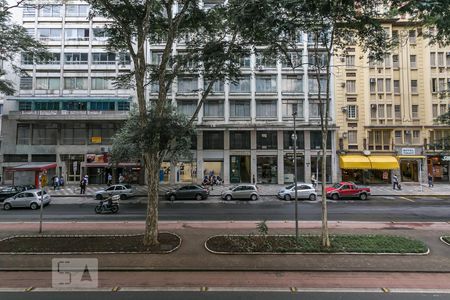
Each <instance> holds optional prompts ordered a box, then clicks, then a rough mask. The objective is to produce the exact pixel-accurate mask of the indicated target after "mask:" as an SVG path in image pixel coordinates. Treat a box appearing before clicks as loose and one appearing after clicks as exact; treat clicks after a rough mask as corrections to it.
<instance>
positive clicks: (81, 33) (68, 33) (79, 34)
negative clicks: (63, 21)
mask: <svg viewBox="0 0 450 300" xmlns="http://www.w3.org/2000/svg"><path fill="white" fill-rule="evenodd" d="M64 36H65V38H66V41H88V40H89V28H66V29H65V32H64Z"/></svg>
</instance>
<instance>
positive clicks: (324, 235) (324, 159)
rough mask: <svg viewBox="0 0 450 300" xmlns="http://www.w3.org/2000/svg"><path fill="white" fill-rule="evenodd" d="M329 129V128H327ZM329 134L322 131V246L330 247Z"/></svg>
mask: <svg viewBox="0 0 450 300" xmlns="http://www.w3.org/2000/svg"><path fill="white" fill-rule="evenodd" d="M327 129H328V128H327ZM327 135H328V130H326V131H325V133H324V132H323V131H322V166H321V168H322V246H323V247H327V248H328V247H330V246H331V244H330V236H329V232H328V207H327V197H326V194H327V193H326V191H325V190H326V182H327V138H328V137H327Z"/></svg>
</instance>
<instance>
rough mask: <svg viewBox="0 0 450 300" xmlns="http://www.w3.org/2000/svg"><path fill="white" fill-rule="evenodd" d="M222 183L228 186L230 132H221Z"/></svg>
mask: <svg viewBox="0 0 450 300" xmlns="http://www.w3.org/2000/svg"><path fill="white" fill-rule="evenodd" d="M223 182H224V184H230V131H229V130H227V129H225V130H224V132H223Z"/></svg>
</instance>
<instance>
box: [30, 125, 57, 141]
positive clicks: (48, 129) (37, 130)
mask: <svg viewBox="0 0 450 300" xmlns="http://www.w3.org/2000/svg"><path fill="white" fill-rule="evenodd" d="M57 136H58V125H57V124H33V139H32V143H33V145H56V142H57Z"/></svg>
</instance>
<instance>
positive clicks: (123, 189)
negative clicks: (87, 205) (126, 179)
mask: <svg viewBox="0 0 450 300" xmlns="http://www.w3.org/2000/svg"><path fill="white" fill-rule="evenodd" d="M113 195H120V199H122V200H124V199H127V198H129V197H132V196H134V188H133V187H132V186H131V185H129V184H114V185H111V186H110V187H107V188H106V189H104V190H100V191H97V192H96V193H95V199H97V200H102V199H105V198H108V197H111V196H113Z"/></svg>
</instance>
